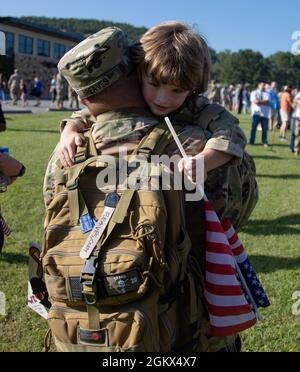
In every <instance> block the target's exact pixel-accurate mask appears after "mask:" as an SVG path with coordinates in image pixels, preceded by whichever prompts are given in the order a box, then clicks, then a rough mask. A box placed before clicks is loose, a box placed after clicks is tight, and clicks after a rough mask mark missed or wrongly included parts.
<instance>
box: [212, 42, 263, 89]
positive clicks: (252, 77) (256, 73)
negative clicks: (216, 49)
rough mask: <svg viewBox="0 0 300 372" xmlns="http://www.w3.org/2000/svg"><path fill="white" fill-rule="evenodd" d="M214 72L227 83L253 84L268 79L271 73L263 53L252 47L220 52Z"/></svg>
mask: <svg viewBox="0 0 300 372" xmlns="http://www.w3.org/2000/svg"><path fill="white" fill-rule="evenodd" d="M214 73H215V76H216V77H217V79H218V80H220V81H222V82H224V83H226V84H238V83H250V84H251V85H253V86H255V85H256V84H257V83H258V82H259V81H267V80H268V79H269V75H270V71H269V67H268V65H267V63H266V61H265V59H264V57H263V55H262V54H261V53H259V52H254V51H252V50H250V49H245V50H239V51H238V52H231V51H229V50H226V51H224V52H221V53H218V60H217V63H216V65H215V66H214Z"/></svg>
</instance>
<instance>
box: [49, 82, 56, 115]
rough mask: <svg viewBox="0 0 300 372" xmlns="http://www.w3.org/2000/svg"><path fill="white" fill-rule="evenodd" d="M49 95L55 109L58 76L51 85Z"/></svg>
mask: <svg viewBox="0 0 300 372" xmlns="http://www.w3.org/2000/svg"><path fill="white" fill-rule="evenodd" d="M49 93H50V95H51V107H52V108H53V107H54V106H55V102H56V97H57V89H56V75H53V77H52V80H51V83H50V89H49Z"/></svg>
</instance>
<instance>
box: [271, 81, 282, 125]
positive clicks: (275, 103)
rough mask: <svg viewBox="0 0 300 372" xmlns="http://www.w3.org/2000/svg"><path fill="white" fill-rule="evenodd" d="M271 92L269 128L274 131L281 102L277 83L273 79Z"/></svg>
mask: <svg viewBox="0 0 300 372" xmlns="http://www.w3.org/2000/svg"><path fill="white" fill-rule="evenodd" d="M268 93H269V98H270V101H269V105H270V115H269V130H270V131H271V132H272V131H273V129H274V126H275V125H276V124H277V121H278V110H279V108H280V102H279V97H278V92H277V83H276V81H273V82H272V83H271V86H270V89H269V91H268Z"/></svg>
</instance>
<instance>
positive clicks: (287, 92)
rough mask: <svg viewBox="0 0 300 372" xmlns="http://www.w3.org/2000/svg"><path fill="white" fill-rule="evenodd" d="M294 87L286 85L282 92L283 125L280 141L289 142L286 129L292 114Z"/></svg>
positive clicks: (281, 112) (281, 113) (281, 111)
mask: <svg viewBox="0 0 300 372" xmlns="http://www.w3.org/2000/svg"><path fill="white" fill-rule="evenodd" d="M291 92H292V89H291V87H289V86H285V87H284V90H283V93H282V94H281V101H280V116H281V121H282V124H281V127H280V141H281V142H287V138H286V131H287V129H288V124H289V122H290V120H291V114H292V96H291Z"/></svg>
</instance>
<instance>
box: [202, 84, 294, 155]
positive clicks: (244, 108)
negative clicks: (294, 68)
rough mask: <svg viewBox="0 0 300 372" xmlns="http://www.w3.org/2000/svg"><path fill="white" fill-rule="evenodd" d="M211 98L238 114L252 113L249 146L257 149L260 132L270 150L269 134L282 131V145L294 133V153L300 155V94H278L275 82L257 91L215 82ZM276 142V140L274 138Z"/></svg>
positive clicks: (288, 89)
mask: <svg viewBox="0 0 300 372" xmlns="http://www.w3.org/2000/svg"><path fill="white" fill-rule="evenodd" d="M207 96H208V98H209V99H210V101H211V102H213V103H218V104H221V105H223V106H224V107H226V108H227V109H228V110H231V111H233V112H234V113H236V114H249V112H250V113H251V117H252V123H251V132H250V138H249V144H250V145H254V144H255V140H256V132H257V130H258V129H259V130H260V131H261V132H262V140H261V143H262V145H263V146H265V147H268V146H269V142H268V134H269V133H270V132H271V133H273V134H274V131H275V130H276V129H277V128H278V129H279V139H280V141H281V142H288V138H287V131H288V129H291V139H290V150H291V152H293V153H295V155H297V156H299V155H300V129H299V128H300V91H299V90H297V89H293V88H292V87H290V86H285V87H283V88H282V89H281V90H280V91H278V88H277V83H276V82H275V81H273V82H271V84H267V83H265V82H260V83H259V84H258V86H257V87H256V89H254V90H252V91H251V90H250V84H237V85H230V86H226V85H224V86H222V84H221V83H220V82H218V81H216V82H214V81H212V82H211V84H210V88H209V90H208V92H207ZM273 138H274V136H273Z"/></svg>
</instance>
